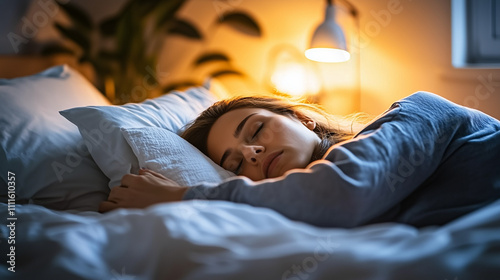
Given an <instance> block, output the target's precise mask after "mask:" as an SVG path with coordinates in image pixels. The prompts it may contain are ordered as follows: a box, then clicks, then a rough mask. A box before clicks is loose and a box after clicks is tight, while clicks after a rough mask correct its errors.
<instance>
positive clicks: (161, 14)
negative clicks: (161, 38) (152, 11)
mask: <svg viewBox="0 0 500 280" xmlns="http://www.w3.org/2000/svg"><path fill="white" fill-rule="evenodd" d="M184 2H185V0H169V1H162V2H161V4H159V5H158V6H157V8H156V12H157V14H156V18H157V20H156V29H157V30H163V28H164V27H165V26H168V24H169V23H170V22H171V21H172V19H173V18H174V16H175V14H176V13H177V11H178V10H179V9H180V8H181V7H182V5H183V4H184Z"/></svg>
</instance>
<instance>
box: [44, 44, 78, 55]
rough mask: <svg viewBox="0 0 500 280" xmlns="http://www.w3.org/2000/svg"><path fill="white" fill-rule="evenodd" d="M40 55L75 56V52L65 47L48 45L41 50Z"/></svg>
mask: <svg viewBox="0 0 500 280" xmlns="http://www.w3.org/2000/svg"><path fill="white" fill-rule="evenodd" d="M40 54H41V55H43V56H49V55H53V54H70V55H75V54H76V53H75V51H74V50H72V49H70V48H68V47H66V46H63V45H60V44H49V45H46V46H44V47H43V48H42V50H41V52H40Z"/></svg>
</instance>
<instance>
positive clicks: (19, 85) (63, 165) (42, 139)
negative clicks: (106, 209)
mask: <svg viewBox="0 0 500 280" xmlns="http://www.w3.org/2000/svg"><path fill="white" fill-rule="evenodd" d="M108 104H109V102H108V101H107V100H106V99H105V98H104V97H103V96H102V94H101V93H100V92H99V91H97V89H96V88H94V86H93V85H92V84H90V83H89V82H88V81H87V80H86V79H85V78H84V77H83V76H81V75H80V74H79V73H78V72H77V71H75V70H73V69H71V68H69V67H68V66H64V65H61V66H56V67H52V68H49V69H47V70H45V71H43V72H41V73H38V74H36V75H32V76H28V77H21V78H16V79H8V80H7V79H2V80H0V112H2V113H1V115H0V144H1V149H0V176H1V178H2V183H3V184H2V188H1V191H0V197H1V201H2V202H6V201H7V195H8V189H7V185H6V182H7V175H8V172H9V171H10V172H13V173H14V174H15V176H14V177H15V195H16V202H17V203H28V202H31V203H35V204H39V205H43V206H46V207H48V208H52V209H58V210H65V209H75V210H97V209H98V206H99V202H100V201H102V200H105V199H106V198H107V195H108V193H109V189H108V188H107V184H108V179H107V178H106V176H105V175H104V174H103V173H102V172H101V170H100V169H99V168H98V167H97V165H96V164H95V162H94V161H93V160H92V158H91V156H90V155H89V153H88V150H87V148H86V147H85V144H84V142H83V139H82V137H81V136H80V133H79V132H78V129H77V128H76V127H75V126H74V125H72V124H71V123H69V122H68V121H67V120H66V119H64V118H63V117H61V115H59V113H58V112H59V111H60V110H63V109H68V108H72V107H75V106H88V105H108Z"/></svg>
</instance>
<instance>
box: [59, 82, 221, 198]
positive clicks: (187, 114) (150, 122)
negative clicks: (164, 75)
mask: <svg viewBox="0 0 500 280" xmlns="http://www.w3.org/2000/svg"><path fill="white" fill-rule="evenodd" d="M215 101H216V98H215V97H214V96H213V95H212V93H210V92H209V91H207V90H206V89H204V88H202V87H196V88H190V89H188V90H187V91H185V92H181V91H173V92H170V93H168V94H165V95H163V96H160V97H158V98H155V99H150V100H147V101H145V102H142V103H136V104H125V105H122V106H90V107H81V108H73V109H70V110H65V111H61V112H60V113H61V114H62V115H63V116H64V117H65V118H67V119H68V120H69V121H71V122H72V123H74V124H75V125H76V126H78V129H79V130H80V133H81V135H82V137H83V139H85V140H86V141H85V144H86V145H87V148H88V150H89V151H90V153H91V154H92V157H93V158H94V160H95V161H96V163H97V165H99V167H100V168H101V170H102V171H103V172H104V174H106V176H108V178H109V179H110V182H109V187H110V188H112V187H114V186H118V185H120V181H121V179H122V177H123V175H125V174H127V173H137V172H138V170H139V162H138V160H137V157H136V156H135V155H134V153H133V151H132V149H131V148H130V146H129V145H128V143H127V141H126V140H125V138H124V137H123V135H122V133H121V131H120V129H121V128H134V127H161V128H164V129H168V130H170V131H173V132H176V133H179V132H180V130H181V129H182V128H183V127H184V126H185V125H186V124H188V123H189V122H191V121H192V120H194V119H195V118H196V117H197V116H198V115H199V114H200V113H201V112H202V111H203V110H205V108H207V107H208V106H210V105H212V104H213V103H214V102H215Z"/></svg>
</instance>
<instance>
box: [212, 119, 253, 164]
mask: <svg viewBox="0 0 500 280" xmlns="http://www.w3.org/2000/svg"><path fill="white" fill-rule="evenodd" d="M256 114H257V113H252V114H250V115H248V116H246V117H245V118H244V119H243V120H242V121H241V122H240V123H239V124H238V126H237V127H236V129H235V130H234V134H233V136H234V138H238V137H239V136H240V134H241V131H242V130H243V127H244V126H245V123H246V122H247V121H248V119H249V118H250V117H251V116H253V115H256ZM231 152H232V149H227V150H226V151H225V152H224V154H223V155H222V158H221V160H220V163H219V165H220V166H222V165H223V164H224V161H225V160H226V159H227V157H228V156H229V155H230V154H231Z"/></svg>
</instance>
